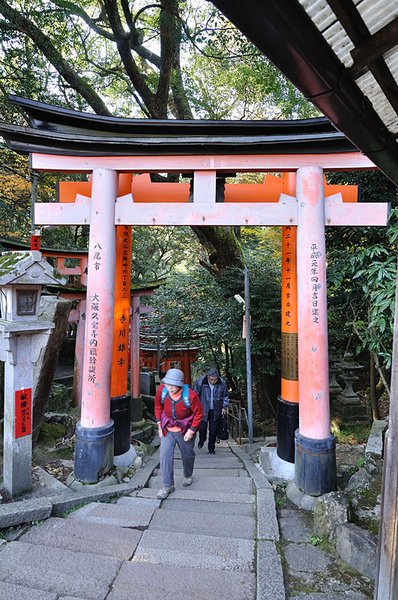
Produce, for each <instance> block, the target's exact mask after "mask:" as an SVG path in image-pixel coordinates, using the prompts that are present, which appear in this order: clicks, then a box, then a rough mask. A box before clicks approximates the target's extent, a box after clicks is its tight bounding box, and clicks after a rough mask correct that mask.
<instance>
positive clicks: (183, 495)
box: [136, 482, 255, 504]
mask: <svg viewBox="0 0 398 600" xmlns="http://www.w3.org/2000/svg"><path fill="white" fill-rule="evenodd" d="M216 485H217V483H216V482H214V486H215V487H216ZM158 491H159V489H158V488H144V489H143V490H140V491H139V492H136V494H137V497H139V498H156V494H157V493H158ZM169 498H173V499H178V500H204V501H207V502H222V503H224V502H230V503H231V502H238V503H239V504H240V503H244V504H252V503H253V502H254V500H255V496H253V495H252V494H232V493H231V494H228V493H227V492H201V491H199V490H191V489H186V488H183V489H176V490H175V491H174V492H172V494H170V496H169Z"/></svg>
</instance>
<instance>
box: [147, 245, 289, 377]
mask: <svg viewBox="0 0 398 600" xmlns="http://www.w3.org/2000/svg"><path fill="white" fill-rule="evenodd" d="M242 243H243V246H245V240H242ZM246 260H247V264H248V266H249V270H250V280H251V290H250V292H251V293H250V296H251V316H252V320H251V325H252V355H253V358H254V359H256V358H258V361H259V363H261V373H260V372H259V371H258V370H256V369H254V372H253V380H254V383H256V381H257V378H258V377H260V376H261V375H263V374H271V375H273V374H275V372H276V370H277V369H278V367H279V347H280V318H279V312H280V282H279V276H280V265H279V261H278V260H277V259H275V257H274V256H273V252H272V249H270V248H266V247H264V248H263V249H262V251H261V252H260V253H259V252H256V251H255V250H252V249H248V250H247V251H246ZM235 294H240V295H241V296H244V289H243V275H242V271H241V270H239V269H233V268H230V269H227V270H226V271H225V273H224V274H223V276H222V277H220V278H218V279H217V280H215V279H214V277H212V275H211V274H210V273H209V272H208V271H206V270H204V269H203V268H201V267H200V266H199V265H198V264H197V263H196V264H192V266H191V267H190V268H189V269H185V270H181V269H178V268H177V269H176V270H175V271H174V272H173V273H171V274H170V275H169V278H168V281H167V284H166V285H163V286H162V287H161V288H160V289H159V290H157V291H156V293H155V295H154V296H153V298H152V299H151V304H152V305H153V306H154V307H155V313H154V315H152V319H151V328H152V330H157V329H158V328H159V330H160V331H161V333H162V337H166V338H167V340H168V343H172V342H175V341H177V340H181V339H185V340H188V339H193V340H194V341H197V344H198V345H199V346H200V355H199V360H198V365H197V369H198V373H199V371H203V369H205V368H206V367H207V366H209V365H210V364H214V363H215V364H217V365H218V366H219V367H220V369H221V371H222V372H223V373H225V372H227V373H228V374H229V375H230V377H231V380H232V381H234V382H235V383H238V384H239V383H240V384H242V389H244V385H243V383H244V381H245V377H246V363H245V341H244V340H243V339H242V306H241V305H240V304H238V302H237V301H236V300H235V298H234V295H235Z"/></svg>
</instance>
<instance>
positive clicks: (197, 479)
mask: <svg viewBox="0 0 398 600" xmlns="http://www.w3.org/2000/svg"><path fill="white" fill-rule="evenodd" d="M182 480H183V477H182V473H179V474H178V475H177V476H176V477H175V486H176V488H178V489H180V488H182V487H183V485H182ZM148 487H149V488H150V489H151V488H157V489H160V488H161V487H162V478H161V477H160V476H157V477H152V478H151V479H150V481H149V485H148ZM189 489H190V490H195V491H201V492H211V491H217V492H224V493H225V492H226V493H228V492H232V493H234V494H251V493H252V492H253V483H252V482H251V480H250V479H249V478H244V477H220V478H215V477H206V476H198V475H197V474H196V472H195V471H194V473H193V477H192V484H191V485H190V486H189Z"/></svg>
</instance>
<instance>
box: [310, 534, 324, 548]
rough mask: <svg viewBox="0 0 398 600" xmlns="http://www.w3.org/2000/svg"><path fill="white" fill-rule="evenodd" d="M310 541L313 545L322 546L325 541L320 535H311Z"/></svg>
mask: <svg viewBox="0 0 398 600" xmlns="http://www.w3.org/2000/svg"><path fill="white" fill-rule="evenodd" d="M309 542H310V544H311V546H320V545H321V544H322V542H323V538H322V537H320V536H319V535H311V537H310V539H309Z"/></svg>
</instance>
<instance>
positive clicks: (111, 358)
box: [31, 152, 388, 466]
mask: <svg viewBox="0 0 398 600" xmlns="http://www.w3.org/2000/svg"><path fill="white" fill-rule="evenodd" d="M31 161H32V168H33V169H35V170H36V171H46V172H50V171H52V172H54V171H55V172H67V173H74V172H86V173H89V174H90V175H91V182H90V188H91V197H87V195H84V194H85V193H86V194H87V184H85V183H81V184H79V183H74V184H68V185H69V186H70V185H72V188H71V187H69V192H68V193H69V198H68V200H69V202H68V201H67V202H63V201H62V200H63V198H62V192H61V197H60V200H61V202H58V203H37V204H36V205H35V223H36V224H37V225H90V238H89V255H88V277H87V307H86V325H85V344H84V360H83V381H82V399H81V421H80V423H81V426H82V427H83V428H87V429H90V428H101V427H104V426H106V425H108V424H109V419H110V398H111V396H112V397H113V396H115V395H121V394H123V393H126V392H127V368H128V364H127V362H128V361H127V354H125V353H126V352H127V350H126V346H127V344H124V341H125V340H126V339H127V337H126V332H128V318H129V313H130V306H129V302H130V295H129V293H128V291H127V287H126V276H127V273H126V269H127V270H128V278H129V274H130V264H129V260H130V257H131V227H132V226H151V225H164V226H168V225H169V226H171V225H173V226H175V225H214V226H238V225H243V226H250V225H257V226H282V227H291V228H293V229H296V233H297V264H296V268H297V288H298V291H297V303H298V306H292V307H291V311H292V312H293V313H294V312H296V315H297V317H298V382H297V387H298V399H299V401H300V417H299V418H300V421H299V430H300V433H301V434H302V435H303V436H305V437H306V438H308V439H309V440H324V439H327V438H328V437H329V436H330V412H329V380H328V333H327V304H326V261H325V225H330V226H342V225H346V226H356V225H386V223H387V218H388V205H387V204H385V203H366V204H356V203H355V202H352V199H353V198H352V190H351V189H350V186H341V187H339V188H338V189H337V186H327V185H325V183H324V171H352V170H364V169H374V168H375V167H374V165H373V163H371V162H370V161H369V159H367V158H366V157H365V156H363V155H362V154H360V153H359V152H352V153H340V154H316V155H309V154H308V155H305V154H299V155H296V154H291V155H271V156H268V155H235V156H230V155H227V156H225V155H224V156H220V155H204V156H107V157H78V156H60V155H43V154H35V153H33V154H32V157H31ZM151 172H178V173H192V172H193V178H194V187H193V190H194V192H193V202H188V198H187V197H186V201H181V199H180V200H179V201H178V202H170V193H168V192H166V190H167V185H168V184H151V183H150V181H149V179H147V180H146V183H145V186H144V187H145V189H146V197H145V198H144V199H143V201H141V202H140V201H139V193H137V195H135V193H134V182H135V180H137V181H139V179H140V177H141V178H142V177H143V176H142V175H138V174H139V173H151ZM230 172H265V173H270V172H271V173H272V172H273V173H276V172H284V173H290V174H295V178H294V177H293V178H292V175H290V176H284V177H281V178H273V180H274V181H273V183H272V185H270V186H269V188H268V190H269V193H267V185H266V183H265V184H264V185H263V186H262V185H261V184H257V188H258V194H257V196H258V201H253V200H257V198H256V195H255V196H254V197H253V194H251V195H252V197H251V198H245V184H242V185H240V186H239V188H240V191H239V192H237V191H236V192H235V193H234V194H233V196H232V198H233V200H232V201H229V200H228V198H227V194H226V201H225V202H216V177H217V175H218V174H220V175H222V173H230ZM135 174H137V175H136V176H134V175H135ZM132 175H133V177H132ZM276 179H278V181H279V183H278V184H277V185H276V186H275V180H276ZM294 179H295V182H294ZM270 181H271V179H270ZM176 185H181V184H176ZM278 185H279V186H280V187H279V189H278ZM73 186H75V187H74V188H73ZM151 186H155V187H151ZM162 186H163V187H162ZM230 187H231V188H235V184H232V185H231V186H230ZM329 187H330V191H329ZM294 188H295V192H294ZM61 189H62V188H61ZM71 189H72V192H73V193H72V196H73V197H74V198H75V201H74V202H70V200H71V197H70V191H71ZM137 189H138V188H137ZM153 189H156V192H154V195H153V196H152V197H151V194H152V190H153ZM236 189H237V188H236ZM247 189H248V190H249V188H247ZM141 190H142V186H141ZM162 190H164V194H165V195H166V200H168V201H167V202H164V201H162V193H163V192H162ZM345 190H346V192H347V198H348V196H349V198H348V199H349V200H351V201H348V202H344V201H343V199H344V196H345ZM132 191H133V193H132ZM82 192H83V193H82ZM286 192H288V193H286ZM336 192H338V193H336ZM328 193H329V194H331V195H328ZM237 196H238V198H239V201H237ZM230 197H231V195H230ZM247 200H249V201H247ZM126 244H127V245H126ZM314 248H315V249H316V257H317V259H316V269H317V319H314V318H313V314H312V295H313V282H312V281H311V276H312V273H311V269H313V255H314ZM126 258H127V259H128V260H127V263H126ZM282 264H283V265H284V264H285V261H284V260H283V258H282ZM134 308H137V307H133V311H132V314H133V315H134V314H135V310H134ZM294 322H295V320H294V319H292V323H293V324H294ZM293 326H294V325H293ZM112 331H113V336H114V344H113V346H112V344H111V343H110V340H111V337H112ZM135 331H137V328H135ZM285 331H286V328H285ZM123 332H124V333H123ZM120 340H122V342H123V343H122V344H121V343H119V342H120ZM123 345H124V348H123V347H122V346H123ZM137 352H139V343H138V340H136V343H133V344H132V354H133V353H135V354H133V355H132V365H133V366H134V365H135V367H134V369H135V370H134V371H133V372H132V374H131V376H132V385H133V386H134V389H133V396H134V394H137V390H138V387H137V384H138V377H139V370H137V369H139V355H137ZM93 358H94V359H95V360H93ZM120 358H123V359H124V360H120ZM111 381H112V384H111ZM289 389H290V392H289V390H288V391H287V392H286V393H292V394H293V395H295V392H294V391H293V392H292V391H291V388H289ZM285 399H286V400H288V401H289V400H291V401H295V398H293V397H292V398H291V399H289V398H285ZM76 460H78V458H75V461H76ZM75 466H76V465H75Z"/></svg>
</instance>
